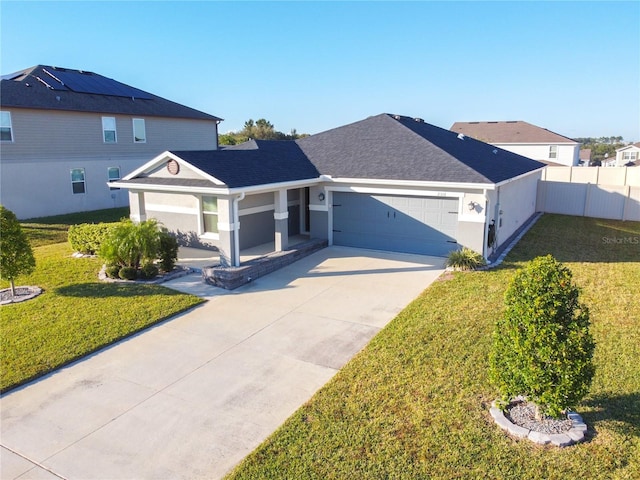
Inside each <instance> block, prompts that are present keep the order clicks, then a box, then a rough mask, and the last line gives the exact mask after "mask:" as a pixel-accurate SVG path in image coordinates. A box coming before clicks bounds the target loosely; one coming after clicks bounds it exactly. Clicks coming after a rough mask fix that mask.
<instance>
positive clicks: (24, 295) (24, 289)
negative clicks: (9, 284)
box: [0, 285, 42, 305]
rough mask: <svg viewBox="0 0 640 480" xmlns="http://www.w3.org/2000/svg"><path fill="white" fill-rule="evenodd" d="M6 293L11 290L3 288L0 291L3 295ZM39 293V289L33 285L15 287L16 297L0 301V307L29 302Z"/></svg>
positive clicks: (40, 291) (40, 290)
mask: <svg viewBox="0 0 640 480" xmlns="http://www.w3.org/2000/svg"><path fill="white" fill-rule="evenodd" d="M6 291H11V289H10V288H5V289H3V290H0V292H1V293H4V292H6ZM41 293H42V289H41V288H40V287H36V286H35V285H28V286H19V287H16V296H15V297H11V298H10V299H8V300H3V301H0V305H10V304H12V303H20V302H24V301H26V300H31V299H32V298H36V297H37V296H38V295H40V294H41Z"/></svg>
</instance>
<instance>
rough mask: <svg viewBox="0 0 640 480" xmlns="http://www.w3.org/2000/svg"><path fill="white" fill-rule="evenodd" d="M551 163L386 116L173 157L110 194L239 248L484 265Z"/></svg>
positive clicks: (197, 235)
mask: <svg viewBox="0 0 640 480" xmlns="http://www.w3.org/2000/svg"><path fill="white" fill-rule="evenodd" d="M543 168H544V164H542V163H539V162H536V161H533V160H531V159H529V158H526V157H523V156H521V155H517V154H515V153H512V152H509V151H506V150H502V149H501V148H497V147H495V146H492V145H489V144H487V143H484V142H480V141H478V140H474V139H473V138H469V137H466V136H464V135H457V134H456V133H453V132H451V131H448V130H446V129H443V128H439V127H436V126H433V125H430V124H428V123H425V122H424V121H423V120H421V119H419V118H411V117H405V116H400V115H390V114H380V115H376V116H373V117H369V118H367V119H365V120H362V121H359V122H355V123H352V124H349V125H345V126H342V127H338V128H334V129H332V130H328V131H326V132H322V133H318V134H316V135H312V136H310V137H306V138H303V139H299V140H296V141H260V140H259V141H249V142H246V143H244V144H241V145H236V146H233V147H229V148H225V149H220V150H209V151H179V150H172V151H166V152H164V153H161V154H160V155H157V156H156V157H155V158H152V159H151V160H150V161H148V162H147V163H145V164H144V165H141V166H140V167H139V168H137V169H135V170H133V171H132V172H130V173H128V174H127V175H125V176H124V177H123V178H122V179H121V180H119V181H116V182H114V183H113V186H116V187H120V188H123V189H125V188H126V189H128V190H129V191H130V196H131V202H130V203H131V215H132V218H133V219H134V220H144V219H148V218H156V219H158V220H160V221H161V222H162V223H163V224H164V225H165V226H167V227H168V228H169V229H170V230H172V231H174V232H176V233H177V234H178V238H188V239H191V238H193V239H195V240H196V241H197V242H198V243H201V244H202V243H205V244H209V245H211V246H214V247H216V248H218V249H219V251H220V257H221V260H222V262H223V263H225V264H229V265H239V262H240V250H241V249H243V248H249V247H251V246H254V245H258V244H262V243H267V242H274V244H275V249H276V250H277V251H280V250H284V249H286V248H287V245H288V239H289V236H291V235H297V234H300V233H302V234H308V235H309V236H310V237H311V238H319V239H327V240H328V242H329V244H333V245H345V246H351V247H360V248H369V249H375V250H389V251H397V252H407V253H417V254H425V255H438V256H444V255H446V254H447V253H448V252H450V251H451V250H455V249H458V248H460V247H461V246H467V247H469V248H471V249H473V250H476V251H478V252H481V253H482V254H483V255H484V256H485V257H488V256H490V255H491V253H493V252H494V250H495V249H496V248H498V247H499V246H500V245H502V244H504V243H505V242H506V241H507V240H508V239H509V237H510V236H512V235H513V234H514V233H516V232H517V231H518V230H519V229H520V228H521V227H522V226H523V225H524V224H526V222H527V220H528V219H529V218H530V217H531V216H532V215H534V213H535V211H536V210H535V209H536V194H537V186H538V181H539V179H540V178H541V172H542V169H543Z"/></svg>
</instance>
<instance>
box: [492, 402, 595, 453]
mask: <svg viewBox="0 0 640 480" xmlns="http://www.w3.org/2000/svg"><path fill="white" fill-rule="evenodd" d="M489 413H490V414H491V416H492V417H493V419H494V421H495V422H496V423H497V424H498V426H499V427H500V428H502V429H503V430H505V431H506V432H507V433H509V434H510V435H513V436H514V437H516V438H527V439H529V440H530V441H532V442H534V443H538V444H540V445H547V444H552V445H555V446H557V447H568V446H569V445H573V444H574V443H579V442H582V441H583V440H584V438H585V434H586V433H587V424H586V423H584V421H583V420H582V417H581V416H580V415H578V414H577V413H575V412H569V413H567V418H568V419H569V420H571V423H572V426H571V429H569V430H567V431H566V432H564V433H542V432H537V431H535V430H530V429H528V428H524V427H521V426H520V425H516V424H515V423H513V422H512V421H511V420H509V419H508V418H507V417H506V416H505V414H504V412H503V411H502V410H500V409H499V408H498V406H497V402H495V401H494V402H493V403H492V404H491V408H490V409H489Z"/></svg>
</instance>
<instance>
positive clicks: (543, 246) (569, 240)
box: [505, 214, 640, 268]
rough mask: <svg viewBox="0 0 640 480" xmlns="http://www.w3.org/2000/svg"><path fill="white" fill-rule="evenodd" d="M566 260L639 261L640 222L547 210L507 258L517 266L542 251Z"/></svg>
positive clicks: (585, 261) (587, 261) (539, 254)
mask: <svg viewBox="0 0 640 480" xmlns="http://www.w3.org/2000/svg"><path fill="white" fill-rule="evenodd" d="M547 254H551V255H553V256H554V257H555V258H556V260H558V261H560V262H563V263H572V262H576V263H601V262H637V261H638V258H640V222H629V221H627V222H623V221H619V220H607V219H600V218H589V217H571V216H566V215H555V214H545V215H543V216H542V217H540V219H539V220H538V221H537V222H536V224H535V225H534V226H533V227H532V228H531V230H529V231H528V232H527V234H526V235H525V236H524V237H523V238H522V240H521V241H520V242H519V243H518V244H517V245H516V246H515V247H514V249H513V250H512V251H511V252H510V253H509V255H508V256H507V258H506V259H505V260H506V261H505V263H507V264H511V266H510V268H514V267H517V266H518V265H513V264H517V263H524V262H527V261H529V260H531V259H533V258H535V257H538V256H541V255H547Z"/></svg>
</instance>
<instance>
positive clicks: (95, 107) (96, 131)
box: [0, 65, 221, 219]
mask: <svg viewBox="0 0 640 480" xmlns="http://www.w3.org/2000/svg"><path fill="white" fill-rule="evenodd" d="M220 121H221V119H220V118H218V117H215V116H213V115H209V114H207V113H204V112H200V111H198V110H194V109H192V108H189V107H186V106H183V105H180V104H178V103H174V102H171V101H169V100H165V99H164V98H161V97H158V96H156V95H153V94H151V93H148V92H145V91H142V90H139V89H137V88H134V87H131V86H129V85H125V84H123V83H120V82H118V81H116V80H112V79H110V78H107V77H103V76H102V75H98V74H97V73H92V72H87V71H81V70H71V69H66V68H59V67H51V66H45V65H38V66H35V67H32V68H28V69H26V70H22V71H20V72H16V73H13V74H10V75H4V76H3V77H2V83H1V85H0V148H1V151H0V177H1V184H0V202H1V203H2V204H3V205H5V206H6V207H7V208H9V209H10V210H12V211H13V212H14V213H15V214H16V215H17V216H18V218H21V219H24V218H32V217H41V216H48V215H55V214H64V213H71V212H78V211H87V210H96V209H101V208H112V207H119V206H126V205H128V203H129V199H128V192H127V191H121V190H119V189H117V188H112V187H110V186H108V185H107V181H113V180H118V179H120V178H121V176H122V175H124V173H125V172H130V171H132V170H134V169H136V168H137V167H139V166H140V165H142V164H143V163H145V162H146V161H147V160H148V159H149V157H152V156H155V155H158V154H159V153H161V152H163V151H165V150H169V149H194V150H195V149H203V150H215V149H217V148H218V144H217V134H218V123H219V122H220Z"/></svg>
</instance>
